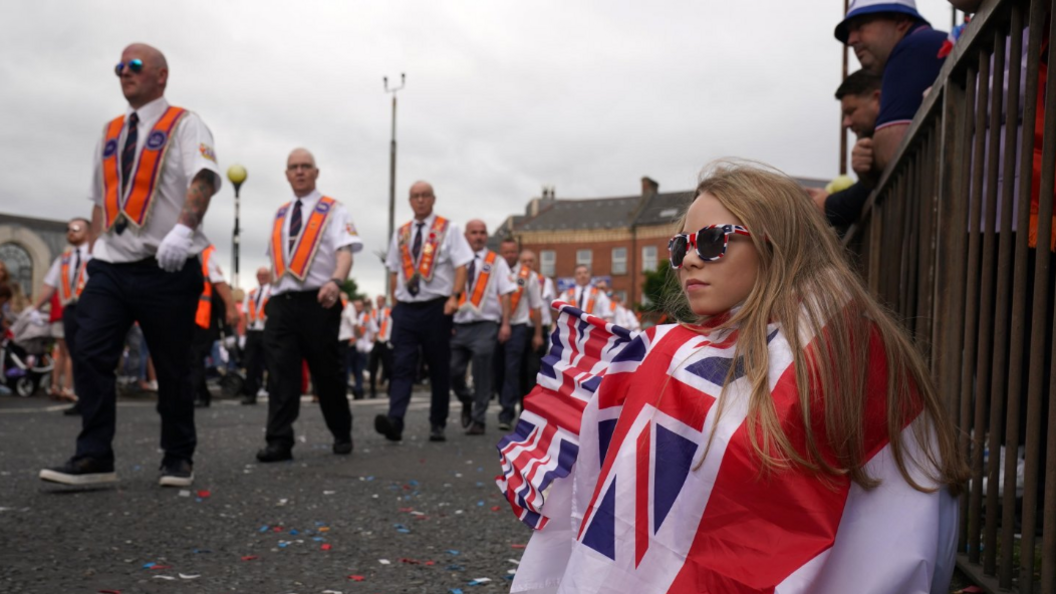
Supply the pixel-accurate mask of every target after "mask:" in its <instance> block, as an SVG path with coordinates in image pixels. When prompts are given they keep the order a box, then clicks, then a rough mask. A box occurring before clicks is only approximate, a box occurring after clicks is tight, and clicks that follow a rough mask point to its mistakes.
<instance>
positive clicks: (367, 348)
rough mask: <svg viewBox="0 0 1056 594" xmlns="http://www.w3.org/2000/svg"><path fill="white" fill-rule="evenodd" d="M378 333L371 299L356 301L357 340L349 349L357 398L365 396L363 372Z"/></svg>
mask: <svg viewBox="0 0 1056 594" xmlns="http://www.w3.org/2000/svg"><path fill="white" fill-rule="evenodd" d="M377 334H378V328H377V327H376V326H375V325H374V314H373V312H372V311H371V309H370V301H368V300H366V299H361V300H357V301H356V325H355V340H354V341H353V342H352V348H351V349H350V351H349V356H350V357H351V363H352V365H351V368H352V374H353V376H354V377H353V378H352V380H353V382H352V385H353V388H352V396H353V398H355V399H356V400H362V399H363V397H364V396H365V394H366V393H365V392H364V391H363V372H364V371H366V370H367V362H368V358H369V357H370V352H371V351H372V350H373V349H374V337H375V336H376V335H377Z"/></svg>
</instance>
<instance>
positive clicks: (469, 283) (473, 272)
mask: <svg viewBox="0 0 1056 594" xmlns="http://www.w3.org/2000/svg"><path fill="white" fill-rule="evenodd" d="M479 257H480V256H476V255H474V256H473V260H471V261H470V263H469V274H467V275H466V292H467V293H471V292H472V291H473V281H474V279H476V278H477V258H479Z"/></svg>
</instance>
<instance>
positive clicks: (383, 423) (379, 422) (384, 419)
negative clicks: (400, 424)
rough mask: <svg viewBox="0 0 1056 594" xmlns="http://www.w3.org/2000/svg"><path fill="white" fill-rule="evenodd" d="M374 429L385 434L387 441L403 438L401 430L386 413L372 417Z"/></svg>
mask: <svg viewBox="0 0 1056 594" xmlns="http://www.w3.org/2000/svg"><path fill="white" fill-rule="evenodd" d="M374 430H375V431H377V432H378V433H380V434H382V435H384V436H385V439H387V440H389V441H400V440H402V439H403V431H401V430H400V429H399V428H397V426H396V421H395V420H394V419H392V418H390V417H389V416H388V415H378V416H376V417H374Z"/></svg>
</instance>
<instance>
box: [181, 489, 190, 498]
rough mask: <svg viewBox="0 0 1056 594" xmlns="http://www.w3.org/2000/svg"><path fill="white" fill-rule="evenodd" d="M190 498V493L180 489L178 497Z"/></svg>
mask: <svg viewBox="0 0 1056 594" xmlns="http://www.w3.org/2000/svg"><path fill="white" fill-rule="evenodd" d="M190 496H191V492H190V491H188V490H187V489H181V490H180V497H190Z"/></svg>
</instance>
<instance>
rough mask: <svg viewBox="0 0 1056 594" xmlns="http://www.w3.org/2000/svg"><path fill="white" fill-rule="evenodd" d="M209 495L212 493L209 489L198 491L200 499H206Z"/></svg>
mask: <svg viewBox="0 0 1056 594" xmlns="http://www.w3.org/2000/svg"><path fill="white" fill-rule="evenodd" d="M211 495H212V493H210V492H209V491H198V497H200V498H201V499H206V498H207V497H209V496H211Z"/></svg>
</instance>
